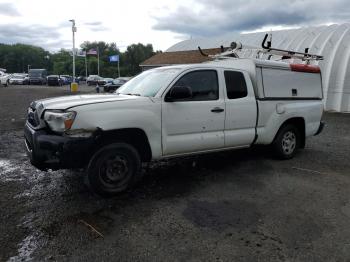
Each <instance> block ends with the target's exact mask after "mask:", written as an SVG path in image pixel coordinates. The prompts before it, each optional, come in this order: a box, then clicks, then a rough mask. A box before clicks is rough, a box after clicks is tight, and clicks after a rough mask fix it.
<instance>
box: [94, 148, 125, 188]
mask: <svg viewBox="0 0 350 262" xmlns="http://www.w3.org/2000/svg"><path fill="white" fill-rule="evenodd" d="M129 170H130V168H129V160H128V159H127V158H126V157H125V156H123V155H110V156H108V157H106V158H105V159H104V160H103V162H102V164H101V166H100V169H99V175H100V178H101V182H102V183H103V184H104V185H105V186H106V187H113V188H115V187H119V186H121V185H123V184H125V183H126V182H127V180H128V177H129Z"/></svg>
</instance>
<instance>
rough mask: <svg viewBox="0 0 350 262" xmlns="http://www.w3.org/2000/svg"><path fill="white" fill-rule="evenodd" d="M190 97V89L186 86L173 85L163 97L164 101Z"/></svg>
mask: <svg viewBox="0 0 350 262" xmlns="http://www.w3.org/2000/svg"><path fill="white" fill-rule="evenodd" d="M191 97H192V90H191V88H190V87H188V86H173V87H172V88H171V89H170V91H169V92H168V94H167V95H166V97H165V101H166V102H173V101H176V100H182V99H188V98H191Z"/></svg>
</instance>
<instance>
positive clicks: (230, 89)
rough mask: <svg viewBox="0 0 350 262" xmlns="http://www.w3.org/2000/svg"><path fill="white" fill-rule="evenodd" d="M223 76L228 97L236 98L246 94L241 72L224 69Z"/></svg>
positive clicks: (245, 85)
mask: <svg viewBox="0 0 350 262" xmlns="http://www.w3.org/2000/svg"><path fill="white" fill-rule="evenodd" d="M224 76H225V83H226V92H227V98H228V99H238V98H243V97H246V96H247V95H248V91H247V84H246V81H245V78H244V75H243V73H242V72H238V71H231V70H225V71H224Z"/></svg>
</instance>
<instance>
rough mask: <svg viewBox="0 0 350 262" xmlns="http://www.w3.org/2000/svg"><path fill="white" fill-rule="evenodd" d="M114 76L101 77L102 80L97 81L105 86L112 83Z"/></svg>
mask: <svg viewBox="0 0 350 262" xmlns="http://www.w3.org/2000/svg"><path fill="white" fill-rule="evenodd" d="M112 82H113V78H108V77H107V78H101V79H100V80H98V81H97V85H99V86H104V85H105V84H108V83H112Z"/></svg>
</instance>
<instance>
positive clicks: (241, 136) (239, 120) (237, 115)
mask: <svg viewBox="0 0 350 262" xmlns="http://www.w3.org/2000/svg"><path fill="white" fill-rule="evenodd" d="M223 74H224V79H225V85H226V97H225V107H226V108H225V112H226V116H225V131H224V133H225V147H241V146H249V145H250V144H251V143H252V142H253V141H254V138H255V126H256V122H257V105H256V99H255V95H254V90H253V85H252V83H251V80H250V77H249V75H248V74H247V73H246V72H240V71H233V70H224V71H223Z"/></svg>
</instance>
